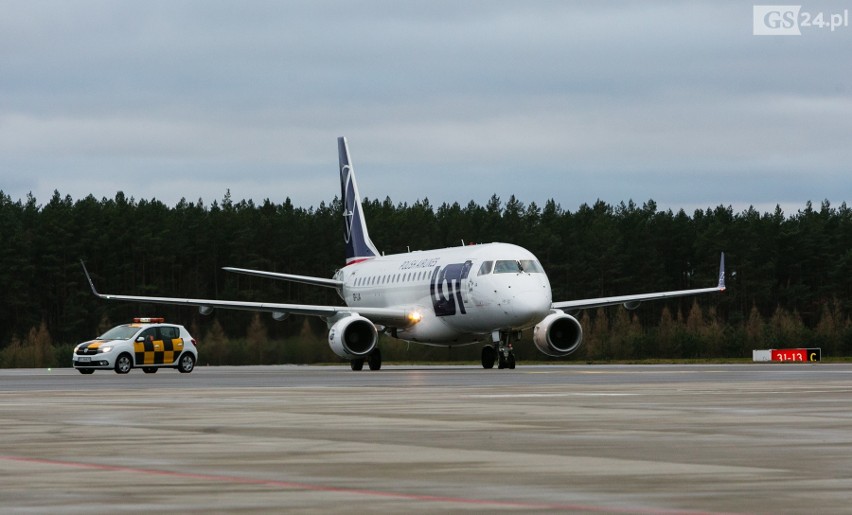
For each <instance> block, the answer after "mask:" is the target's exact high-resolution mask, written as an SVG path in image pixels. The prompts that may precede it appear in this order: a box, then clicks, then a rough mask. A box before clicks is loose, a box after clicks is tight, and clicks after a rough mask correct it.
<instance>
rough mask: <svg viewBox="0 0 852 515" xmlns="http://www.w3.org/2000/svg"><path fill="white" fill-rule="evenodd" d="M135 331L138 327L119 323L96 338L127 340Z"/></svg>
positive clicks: (137, 330)
mask: <svg viewBox="0 0 852 515" xmlns="http://www.w3.org/2000/svg"><path fill="white" fill-rule="evenodd" d="M137 332H139V327H133V326H130V325H120V326H118V327H113V328H112V329H110V330H109V331H107V332H105V333H104V334H102V335H100V336H99V337H98V340H127V339H128V338H130V337H132V336H133V335H134V334H136V333H137Z"/></svg>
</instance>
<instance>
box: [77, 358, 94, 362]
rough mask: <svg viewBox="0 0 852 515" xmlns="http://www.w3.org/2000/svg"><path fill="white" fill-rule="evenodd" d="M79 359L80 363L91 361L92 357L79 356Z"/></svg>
mask: <svg viewBox="0 0 852 515" xmlns="http://www.w3.org/2000/svg"><path fill="white" fill-rule="evenodd" d="M77 361H79V362H80V363H89V362H90V361H92V358H77Z"/></svg>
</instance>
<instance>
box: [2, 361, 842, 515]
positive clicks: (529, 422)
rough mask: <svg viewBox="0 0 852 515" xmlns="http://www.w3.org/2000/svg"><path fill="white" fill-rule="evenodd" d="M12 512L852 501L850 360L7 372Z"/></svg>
mask: <svg viewBox="0 0 852 515" xmlns="http://www.w3.org/2000/svg"><path fill="white" fill-rule="evenodd" d="M0 413H2V417H0V512H2V513H117V512H119V513H120V512H124V513H144V512H181V513H188V512H198V513H201V512H204V513H219V512H234V511H240V512H256V513H266V512H281V511H291V512H307V513H329V512H341V513H342V512H353V511H357V512H367V511H369V512H406V513H410V512H438V511H440V512H460V511H471V512H484V511H501V512H521V511H524V512H527V511H531V510H538V511H542V512H554V511H574V512H587V513H665V514H673V513H674V514H680V513H848V512H849V509H850V508H849V507H850V506H852V365H830V364H816V365H814V364H759V365H719V366H715V365H714V366H703V365H689V366H666V365H660V366H635V365H634V366H601V365H594V366H586V365H565V366H527V367H519V368H518V369H516V370H513V371H507V370H482V369H479V368H475V367H386V368H385V369H383V370H381V371H379V372H370V371H362V372H352V371H350V370H349V369H348V366H345V365H344V366H335V367H304V366H275V367H199V368H197V369H196V371H195V372H193V373H192V374H189V375H184V374H179V373H178V372H176V371H173V370H162V371H160V372H159V373H157V374H153V375H147V374H143V373H142V372H141V371H140V370H133V371H132V372H131V373H130V374H129V375H126V376H119V375H117V374H115V373H112V372H96V373H95V374H94V375H92V376H83V375H80V374H78V373H77V372H76V371H74V370H71V369H55V370H52V371H48V370H2V371H0Z"/></svg>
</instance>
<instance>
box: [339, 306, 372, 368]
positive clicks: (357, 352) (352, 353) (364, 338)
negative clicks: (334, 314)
mask: <svg viewBox="0 0 852 515" xmlns="http://www.w3.org/2000/svg"><path fill="white" fill-rule="evenodd" d="M378 343H379V332H378V331H377V330H376V326H374V325H373V323H372V322H370V321H369V320H367V319H366V318H364V317H362V316H360V315H350V316H348V317H345V318H342V319H340V320H338V321H337V322H335V323H334V325H332V326H331V328H330V329H329V330H328V345H329V346H330V347H331V350H333V351H334V353H335V354H337V355H338V356H340V357H341V358H344V359H353V358H364V357H366V356H367V355H369V354H370V353H371V352H373V349H375V348H376V345H378Z"/></svg>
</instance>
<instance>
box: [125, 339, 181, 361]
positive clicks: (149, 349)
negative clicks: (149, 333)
mask: <svg viewBox="0 0 852 515" xmlns="http://www.w3.org/2000/svg"><path fill="white" fill-rule="evenodd" d="M133 351H134V352H135V353H136V366H139V365H163V364H166V363H174V362H175V360H176V359H177V358H178V356H180V353H181V351H183V338H174V339H172V340H165V341H163V340H154V341H145V342H135V343H134V344H133Z"/></svg>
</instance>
